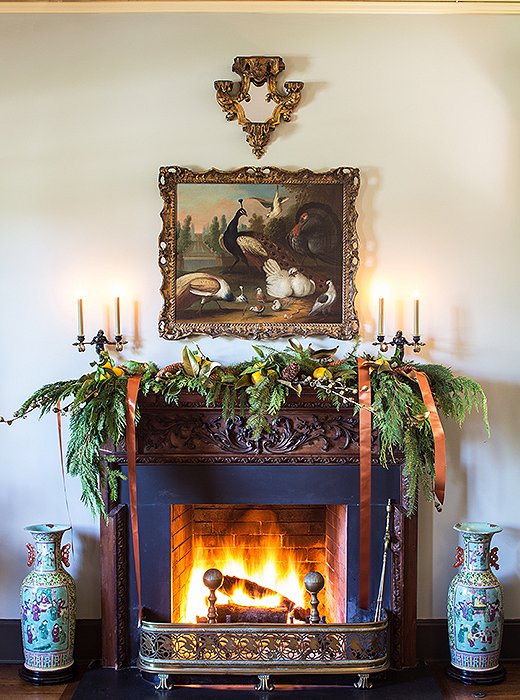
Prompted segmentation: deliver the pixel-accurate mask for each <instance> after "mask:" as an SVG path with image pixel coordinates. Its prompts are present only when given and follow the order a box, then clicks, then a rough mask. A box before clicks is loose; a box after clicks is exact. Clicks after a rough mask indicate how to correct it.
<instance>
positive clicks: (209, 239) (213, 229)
mask: <svg viewBox="0 0 520 700" xmlns="http://www.w3.org/2000/svg"><path fill="white" fill-rule="evenodd" d="M219 239H220V226H219V222H218V217H217V216H214V217H213V219H212V220H211V223H210V225H209V227H208V231H207V234H206V237H205V238H204V239H203V240H204V243H205V244H206V245H207V246H208V247H209V248H211V250H212V251H213V252H215V253H222V249H221V247H220V241H219Z"/></svg>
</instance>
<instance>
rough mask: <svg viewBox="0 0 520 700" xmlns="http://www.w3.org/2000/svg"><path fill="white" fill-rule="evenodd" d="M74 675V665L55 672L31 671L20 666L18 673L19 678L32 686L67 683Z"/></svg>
mask: <svg viewBox="0 0 520 700" xmlns="http://www.w3.org/2000/svg"><path fill="white" fill-rule="evenodd" d="M75 673H76V665H75V664H72V666H68V667H67V668H60V669H57V670H56V671H33V670H32V669H30V668H26V667H25V666H22V668H21V669H20V670H19V671H18V675H19V676H20V678H22V679H23V680H24V681H27V682H28V683H32V684H33V685H57V684H59V683H68V682H69V681H71V680H72V679H73V678H74V675H75Z"/></svg>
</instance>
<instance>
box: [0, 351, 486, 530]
mask: <svg viewBox="0 0 520 700" xmlns="http://www.w3.org/2000/svg"><path fill="white" fill-rule="evenodd" d="M254 349H255V352H256V357H255V358H253V359H252V360H251V361H249V362H241V363H238V364H236V365H233V366H229V367H222V366H221V365H220V364H219V363H218V362H212V361H211V360H210V359H209V358H207V357H204V355H203V353H202V352H201V351H200V350H199V349H198V348H197V349H196V350H191V349H190V348H188V347H185V348H184V349H183V353H182V362H179V363H175V364H173V365H168V367H166V368H164V369H163V370H160V369H159V367H158V366H157V365H156V364H154V363H152V362H134V361H129V362H127V363H126V364H125V365H124V366H123V367H115V366H114V364H113V362H112V360H111V359H110V357H109V356H108V354H107V353H104V354H102V356H101V358H100V361H99V362H98V363H91V365H92V366H93V367H95V370H94V371H93V372H91V373H89V374H86V375H83V376H82V377H80V378H79V379H72V380H68V381H59V382H56V383H54V384H47V385H45V386H44V387H42V388H41V389H38V390H37V391H36V392H35V393H34V394H33V395H32V396H31V397H29V398H28V399H27V401H25V402H24V403H23V405H22V406H21V407H20V408H19V409H18V410H17V411H16V413H15V414H14V416H13V418H12V419H11V420H8V421H6V420H5V419H3V418H0V421H1V422H5V423H9V424H10V423H12V421H13V420H16V419H18V418H25V417H26V416H27V415H28V414H29V413H31V412H32V411H34V410H37V411H39V412H40V415H41V416H42V415H45V414H47V413H49V412H50V411H58V410H60V411H61V412H62V413H68V414H69V415H70V432H71V436H70V440H69V444H68V448H67V459H66V467H67V471H68V473H69V474H71V475H73V476H78V477H79V478H80V481H81V487H82V500H83V501H84V503H85V504H86V505H87V506H88V507H89V508H90V509H91V511H92V512H93V513H94V514H98V513H100V514H102V515H103V516H104V517H105V518H106V517H107V514H106V508H105V503H104V500H103V493H104V492H105V491H107V492H108V494H109V496H110V497H112V498H114V497H115V495H116V492H117V483H118V479H120V478H124V477H123V475H122V473H121V472H120V471H119V470H118V469H117V467H116V466H115V464H114V457H113V455H111V454H110V453H107V451H106V450H104V446H106V445H107V444H108V445H109V444H110V443H111V444H113V445H119V444H121V442H122V441H123V438H124V435H125V427H126V389H127V382H128V378H129V377H130V376H133V375H134V376H135V375H140V377H141V381H140V391H141V392H142V394H143V395H147V394H150V393H155V394H159V395H161V396H162V397H163V398H164V400H165V401H166V402H167V403H170V404H177V403H178V401H179V397H180V394H181V392H182V391H189V392H196V393H198V394H200V395H201V396H203V397H204V398H205V401H206V404H207V405H208V406H215V405H219V406H221V409H222V414H223V417H224V418H225V419H227V418H234V417H235V416H236V415H241V416H245V415H246V414H247V415H248V417H247V421H246V427H247V428H248V429H249V430H250V431H251V436H252V438H253V439H257V438H258V437H259V436H260V435H261V434H262V433H266V432H269V431H270V419H272V418H273V417H276V416H277V415H278V414H279V412H280V411H281V409H282V408H283V406H284V404H285V402H286V400H287V397H288V396H289V394H290V392H291V391H295V392H296V393H297V394H298V395H300V394H301V392H302V389H303V387H304V386H306V387H309V388H311V389H312V390H313V391H314V392H315V394H316V396H317V398H319V399H321V400H323V401H326V402H328V403H329V404H330V405H332V406H333V407H334V408H335V409H337V410H339V409H340V408H342V407H343V406H345V405H346V404H349V403H350V404H353V406H354V409H355V411H359V410H366V409H362V408H361V407H360V406H359V404H358V403H357V363H358V359H357V355H356V354H355V351H356V350H357V347H356V348H354V350H353V351H352V352H351V353H350V354H349V355H347V357H346V358H344V359H338V358H336V356H335V353H336V351H337V348H332V349H329V350H314V349H313V348H312V346H311V345H309V346H308V347H307V348H304V347H303V346H302V345H301V344H300V343H298V342H296V341H295V340H290V341H289V347H287V348H285V349H284V350H272V349H271V348H268V347H264V346H255V347H254ZM364 359H365V361H366V362H367V363H368V365H369V367H370V373H371V387H372V405H371V408H370V410H371V411H372V414H373V416H372V418H373V427H374V428H375V429H377V430H378V431H379V434H380V455H379V460H380V463H381V464H382V466H383V467H386V466H388V464H389V463H390V462H391V461H392V460H393V455H394V450H397V449H399V450H402V451H403V453H404V457H405V465H404V473H405V475H406V477H407V483H408V494H407V495H408V497H409V503H410V513H411V512H413V511H414V510H415V507H416V503H417V497H418V493H420V492H422V493H423V494H424V495H425V496H426V498H428V499H429V500H431V498H432V494H433V484H434V477H435V464H434V442H433V433H432V429H431V425H430V421H429V420H428V412H427V409H426V406H425V405H424V403H423V400H422V397H421V393H420V390H419V387H418V384H417V382H416V381H415V380H414V379H413V378H412V377H411V376H410V374H409V373H407V372H405V371H403V370H405V369H409V368H416V369H417V370H420V371H421V372H424V373H425V374H426V375H427V376H428V380H429V382H430V386H431V389H432V393H433V396H434V399H435V403H436V406H437V407H438V409H439V410H440V411H441V412H442V413H443V414H444V415H445V416H447V417H449V418H453V419H454V420H455V421H457V423H458V424H459V426H460V425H462V423H463V422H464V419H465V418H466V416H467V415H468V414H469V413H470V412H471V411H472V410H473V409H476V410H477V411H480V412H481V413H482V418H483V421H484V424H485V426H486V429H487V430H488V433H489V425H488V416H487V402H486V396H485V394H484V392H483V390H482V387H481V386H480V385H479V384H478V383H477V382H475V381H474V380H472V379H469V378H468V377H455V376H454V375H453V373H452V371H451V370H450V369H449V368H448V367H444V366H442V365H432V364H423V365H419V364H415V363H404V362H401V361H400V360H399V359H398V358H397V357H393V358H391V359H390V360H387V359H385V358H383V357H379V358H375V357H372V356H370V355H365V356H364ZM289 365H290V366H291V368H290V373H289V374H288V373H287V372H284V370H286V368H287V367H288V366H289ZM284 376H290V377H294V379H293V380H292V381H287V380H286V379H284V378H283V377H284ZM67 400H68V401H69V403H68V404H65V405H63V402H66V401H67ZM139 418H140V414H139V406H137V408H136V422H138V421H139Z"/></svg>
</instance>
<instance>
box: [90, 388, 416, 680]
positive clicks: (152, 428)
mask: <svg viewBox="0 0 520 700" xmlns="http://www.w3.org/2000/svg"><path fill="white" fill-rule="evenodd" d="M140 406H141V413H142V418H141V423H140V425H139V428H138V434H137V441H138V444H137V455H138V458H137V462H138V465H137V492H138V507H139V534H140V550H141V573H142V601H143V606H144V608H143V622H142V626H141V628H140V629H138V627H137V608H138V595H137V589H136V584H135V577H134V576H133V575H129V571H130V570H132V571H133V560H132V556H131V554H130V556H128V557H127V556H126V553H127V552H131V546H130V537H129V527H128V522H127V518H128V514H127V513H128V508H127V505H128V503H129V492H128V484H127V483H125V484H123V486H122V488H121V494H120V499H119V503H118V504H113V507H112V509H111V511H110V518H109V525H108V527H104V526H103V528H102V554H103V556H102V561H103V565H102V566H103V588H104V590H103V601H104V602H103V611H102V615H103V642H104V647H103V648H104V653H103V660H104V665H106V666H115V667H121V666H124V665H125V664H127V663H128V662H129V661H130V660H136V659H137V660H138V663H139V666H140V668H141V669H142V670H143V671H147V672H150V673H152V674H156V675H158V674H161V677H162V681H161V682H163V683H164V684H165V685H168V684H169V677H170V675H171V674H175V675H178V674H183V675H188V676H189V675H192V674H198V673H206V674H207V673H210V674H220V673H226V674H229V673H240V674H243V673H246V674H251V673H256V674H257V675H259V676H261V677H262V678H263V680H262V679H261V680H260V681H259V687H262V686H263V687H267V686H268V685H269V679H268V678H267V676H268V675H269V674H273V673H274V674H276V673H303V674H306V673H312V672H320V673H324V672H329V673H338V672H339V673H359V674H363V681H362V682H364V680H365V676H366V674H369V673H373V672H376V671H380V670H383V669H384V668H386V667H387V666H388V665H389V663H392V665H393V666H394V667H404V666H413V665H415V595H416V554H415V541H416V522H415V519H412V520H409V519H406V518H405V516H404V507H405V505H406V504H405V503H403V498H402V492H403V488H404V484H403V479H402V475H401V469H400V464H395V465H392V466H391V467H390V468H389V469H382V468H381V467H380V466H379V465H378V464H377V462H376V461H374V466H373V468H372V505H371V512H372V523H373V525H372V546H371V566H372V576H371V582H370V586H371V590H370V600H371V601H372V603H373V604H374V605H375V601H376V597H377V592H378V587H379V575H380V569H381V559H382V549H383V537H384V530H385V522H386V504H387V499H388V498H389V497H390V498H392V499H393V501H394V504H395V506H394V517H393V522H392V545H391V549H392V557H391V561H390V567H389V570H388V572H387V581H386V583H387V586H386V593H385V597H384V606H385V608H387V609H388V611H389V618H388V619H387V617H386V615H384V616H383V617H382V619H378V620H375V619H374V609H373V606H372V608H371V609H369V610H365V611H363V610H360V609H359V607H358V590H359V507H360V506H359V504H360V494H359V464H358V461H359V441H358V427H357V418H356V417H355V416H354V415H353V413H352V411H351V410H349V409H344V410H342V411H340V412H338V413H336V412H334V411H331V409H330V408H329V407H327V406H324V405H323V404H320V402H317V401H316V400H315V399H314V398H312V400H311V399H310V397H307V396H303V397H302V399H300V400H299V401H297V402H296V403H295V404H294V405H289V406H287V407H286V408H285V409H284V411H283V412H282V414H281V415H280V416H279V418H277V419H276V420H275V421H274V422H273V432H272V434H271V435H269V436H266V437H262V438H259V439H257V440H253V439H252V438H251V435H250V433H249V432H248V431H247V429H246V428H245V420H244V419H241V418H236V419H234V420H230V421H227V422H226V421H223V419H222V417H221V414H220V411H219V410H218V409H217V408H215V409H208V408H207V407H205V406H204V405H203V404H201V402H200V399H198V400H197V399H195V397H193V396H191V395H187V396H183V397H182V399H181V403H180V405H179V406H167V405H166V404H164V402H163V401H162V399H160V398H157V397H146V398H145V399H143V400H142V401H141V404H140ZM373 441H374V442H373V446H374V453H375V454H377V435H376V434H374V436H373ZM117 458H118V461H119V462H120V464H121V466H122V468H123V470H124V469H125V456H124V454H123V453H117ZM262 560H263V561H262ZM237 567H238V568H237ZM212 568H215V569H219V570H220V571H221V572H222V575H223V576H225V577H227V578H226V586H228V584H229V580H230V579H231V578H235V579H242V580H245V581H248V582H250V583H251V582H252V583H253V584H254V586H256V590H258V589H262V588H264V589H270V590H274V591H276V592H277V593H280V594H281V595H282V598H283V599H288V600H290V601H291V602H292V603H294V609H295V610H299V611H303V612H297V613H296V614H293V615H291V614H290V613H291V612H292V609H291V610H289V609H288V615H287V616H286V618H285V619H284V620H283V621H282V622H277V623H275V622H268V623H267V624H266V623H264V624H260V623H258V622H243V621H242V622H240V621H237V622H235V620H239V619H240V618H239V617H237V616H236V607H237V606H238V607H239V608H248V607H251V606H249V605H242V604H241V603H238V604H236V603H230V601H229V600H228V599H227V596H224V597H222V596H220V601H219V599H218V598H217V602H216V607H217V611H218V609H219V607H220V608H221V609H222V614H221V616H220V617H218V616H217V619H216V621H215V622H214V621H213V620H209V617H208V606H207V602H206V598H207V595H208V592H209V591H208V589H207V588H206V589H205V588H204V584H203V583H202V577H203V574H204V571H206V570H207V569H212ZM309 571H317V572H320V573H321V574H322V575H323V577H324V583H325V585H324V587H323V591H322V592H321V593H320V594H319V597H320V608H319V624H308V623H309V622H310V620H309V619H307V620H305V618H306V617H310V613H311V612H312V611H311V609H310V602H309V594H308V593H306V592H305V590H303V586H302V581H303V579H304V577H305V575H306V574H307V573H308V572H309ZM281 574H284V576H281ZM285 574H287V575H285ZM291 580H292V582H293V583H294V581H296V582H297V584H298V586H297V588H296V590H295V589H294V588H290V581H291ZM226 586H224V588H225V587H226ZM197 587H198V593H197V592H196V591H197ZM191 589H193V591H195V592H194V593H193V595H194V598H195V602H192V598H193V596H192V598H191V599H190V597H189V595H188V594H190V590H191ZM190 595H191V594H190ZM218 595H219V594H218V592H217V596H218ZM233 605H235V608H233ZM226 606H227V607H226ZM267 607H269V606H267ZM271 607H273V608H276V607H277V605H274V606H271ZM278 607H280V606H278ZM282 607H283V606H282ZM306 613H309V615H307V614H306ZM298 618H302V619H298ZM277 619H281V618H277ZM306 622H307V624H306ZM314 622H316V620H314ZM367 677H368V676H367Z"/></svg>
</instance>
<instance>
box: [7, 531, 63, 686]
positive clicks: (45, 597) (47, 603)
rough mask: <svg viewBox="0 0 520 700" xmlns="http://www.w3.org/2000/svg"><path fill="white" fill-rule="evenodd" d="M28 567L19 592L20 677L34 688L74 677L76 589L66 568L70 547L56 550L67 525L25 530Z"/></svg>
mask: <svg viewBox="0 0 520 700" xmlns="http://www.w3.org/2000/svg"><path fill="white" fill-rule="evenodd" d="M25 529H26V530H27V531H28V532H30V533H31V535H32V536H33V540H34V545H33V544H28V545H27V550H28V560H27V564H28V566H31V565H32V564H33V565H34V566H33V569H32V571H30V573H29V574H27V576H26V577H25V578H24V580H23V582H22V586H21V590H20V603H21V619H22V638H23V650H24V659H25V663H24V665H23V667H22V668H21V669H20V676H21V677H22V678H23V679H24V680H26V681H29V682H31V683H34V684H35V685H47V684H52V683H64V682H66V681H68V680H70V679H71V678H72V676H73V664H74V659H73V651H74V632H75V623H76V618H75V612H76V586H75V583H74V579H73V578H72V576H71V575H70V574H69V573H67V572H66V571H65V569H64V568H63V564H65V565H66V566H68V565H69V551H70V544H67V545H65V546H64V547H61V538H62V537H63V533H64V532H66V531H67V530H70V529H71V528H70V527H69V526H68V525H52V524H50V525H29V526H28V527H26V528H25Z"/></svg>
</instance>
